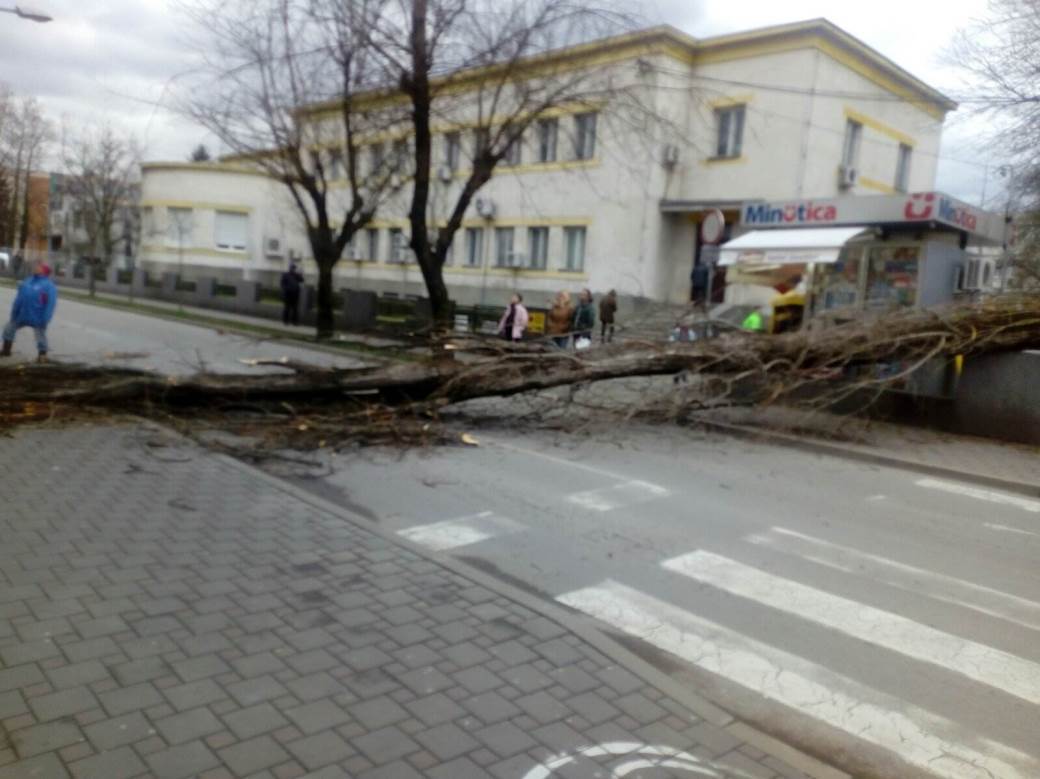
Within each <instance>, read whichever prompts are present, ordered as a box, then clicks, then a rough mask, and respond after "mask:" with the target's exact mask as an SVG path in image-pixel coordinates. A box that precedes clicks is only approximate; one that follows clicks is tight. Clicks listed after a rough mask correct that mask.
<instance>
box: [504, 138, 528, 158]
mask: <svg viewBox="0 0 1040 779" xmlns="http://www.w3.org/2000/svg"><path fill="white" fill-rule="evenodd" d="M523 148H524V138H523V136H522V135H521V136H520V137H518V138H516V139H514V140H513V141H512V142H511V143H510V144H509V145H508V146H507V147H506V153H505V156H503V157H502V164H503V165H519V164H520V162H521V159H522V155H523Z"/></svg>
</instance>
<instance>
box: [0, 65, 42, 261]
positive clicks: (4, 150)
mask: <svg viewBox="0 0 1040 779" xmlns="http://www.w3.org/2000/svg"><path fill="white" fill-rule="evenodd" d="M53 138H54V129H53V126H52V124H51V122H50V121H49V120H48V119H47V118H46V117H45V116H44V115H43V111H42V109H41V108H40V105H39V103H37V102H36V100H35V99H34V98H31V97H23V98H18V97H17V96H16V95H15V94H14V93H13V91H12V90H11V89H10V88H9V87H8V86H7V85H6V84H3V83H2V82H0V246H17V247H18V248H20V249H24V248H25V246H26V243H27V242H28V240H29V237H30V236H29V233H30V212H31V211H32V208H31V203H30V196H31V193H30V178H31V176H32V173H33V170H34V168H38V167H40V166H41V165H42V164H43V161H44V158H45V156H46V153H47V147H48V144H49V143H51V141H53Z"/></svg>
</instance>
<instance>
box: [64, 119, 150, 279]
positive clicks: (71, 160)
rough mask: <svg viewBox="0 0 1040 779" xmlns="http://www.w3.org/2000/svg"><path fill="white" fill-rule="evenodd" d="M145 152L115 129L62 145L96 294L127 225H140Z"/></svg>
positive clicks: (92, 132)
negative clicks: (97, 280) (140, 173)
mask: <svg viewBox="0 0 1040 779" xmlns="http://www.w3.org/2000/svg"><path fill="white" fill-rule="evenodd" d="M139 160H140V153H139V151H138V148H137V144H136V142H135V141H134V140H133V139H132V138H129V137H124V136H122V135H120V134H119V133H118V132H117V131H116V130H114V129H112V128H111V127H109V126H101V127H100V128H99V129H97V130H87V131H84V132H83V133H81V134H79V135H77V136H75V137H70V136H68V135H66V137H65V139H64V140H63V142H62V162H63V164H64V167H65V172H66V174H67V178H66V180H65V188H66V189H65V191H66V194H67V196H68V197H69V198H70V200H71V202H72V204H73V208H74V209H75V210H76V211H78V212H79V214H80V218H81V219H82V223H83V227H84V230H85V231H86V233H87V242H88V245H89V247H90V256H89V258H88V260H87V261H88V263H89V270H90V294H91V295H93V294H94V282H95V277H96V275H97V272H98V271H99V270H104V269H105V268H107V267H108V264H109V263H110V262H111V261H112V259H113V257H114V256H115V254H116V250H117V247H118V245H119V243H120V242H121V241H122V240H125V232H126V230H127V229H132V227H130V228H128V227H127V225H132V224H133V223H134V222H136V217H133V216H132V214H131V213H130V212H132V211H135V210H136V203H135V202H134V201H135V200H136V192H137V188H136V181H135V179H136V176H137V166H138V162H139Z"/></svg>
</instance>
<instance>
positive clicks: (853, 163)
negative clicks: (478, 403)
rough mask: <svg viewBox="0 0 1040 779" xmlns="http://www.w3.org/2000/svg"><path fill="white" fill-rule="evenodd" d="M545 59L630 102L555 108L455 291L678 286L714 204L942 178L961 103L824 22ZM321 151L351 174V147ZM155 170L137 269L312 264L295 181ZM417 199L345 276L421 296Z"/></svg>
mask: <svg viewBox="0 0 1040 779" xmlns="http://www.w3.org/2000/svg"><path fill="white" fill-rule="evenodd" d="M554 58H555V59H554ZM542 59H544V60H546V61H549V60H552V61H553V62H555V63H561V62H563V63H565V65H563V67H567V68H574V69H587V70H589V71H595V72H596V73H597V77H599V78H602V79H604V80H605V83H609V84H611V85H612V86H613V87H614V88H615V90H614V93H613V94H617V95H618V96H619V97H617V98H613V97H611V94H612V92H611V91H610V90H602V91H603V93H604V94H605V95H606V97H605V98H603V99H597V100H581V101H575V102H574V103H573V104H565V105H558V106H554V107H553V109H552V110H551V111H547V112H545V113H544V115H540V116H539V118H538V121H536V122H535V123H533V125H532V126H531V127H530V129H529V131H528V132H527V133H526V135H525V136H524V138H523V139H522V140H521V142H520V143H518V144H516V145H515V147H513V148H511V149H510V154H509V155H508V158H507V159H506V160H505V161H504V163H503V164H502V165H501V166H500V167H499V168H498V169H497V170H496V173H495V176H494V178H493V179H492V180H491V181H490V182H489V183H488V184H487V185H486V186H485V187H484V188H483V189H482V190H481V192H480V197H479V199H478V200H477V201H475V202H474V204H473V206H472V208H471V210H470V213H468V214H467V216H466V219H465V221H464V223H463V228H462V230H460V232H459V233H458V234H457V235H456V237H455V240H454V242H453V245H452V250H451V256H450V261H449V264H448V266H447V267H446V269H445V275H446V279H447V283H448V285H449V289H450V291H451V293H452V296H453V297H454V298H455V299H457V300H459V301H461V302H466V303H473V302H486V303H499V302H502V301H503V300H504V299H505V298H506V297H507V296H508V295H509V294H510V293H511V292H512V291H514V290H519V291H521V292H523V293H524V294H525V296H526V297H527V299H528V300H529V301H533V302H534V303H535V304H536V305H537V304H539V303H541V302H543V301H544V300H545V299H547V298H548V297H549V296H550V295H552V294H553V293H554V292H555V291H556V290H558V289H561V288H566V289H572V290H574V289H580V288H582V287H589V288H590V289H592V290H593V291H594V292H605V291H606V290H608V289H616V290H617V291H618V293H619V294H620V295H622V296H623V297H630V298H645V299H654V300H669V301H675V302H678V301H683V300H685V299H686V297H687V295H688V292H689V283H688V279H689V275H690V271H691V269H692V266H693V263H694V262H695V259H696V258H697V257H698V255H699V253H700V252H701V247H700V245H699V237H698V225H699V223H700V221H701V220H702V219H703V217H704V215H705V214H707V213H709V212H713V211H715V210H721V211H722V212H723V213H724V215H725V216H726V221H727V223H728V225H729V226H730V227H732V226H733V225H734V224H738V223H739V221H740V218H741V215H742V211H743V209H742V205H743V204H746V203H748V202H753V201H781V200H785V199H791V200H799V201H803V200H806V199H809V198H834V197H838V196H856V195H869V194H878V193H886V194H894V193H900V192H914V191H924V190H931V189H933V188H934V179H935V172H936V168H937V162H938V150H939V142H940V136H941V132H942V125H943V119H944V117H945V115H946V113H947V112H948V111H950V110H952V109H953V108H954V107H955V104H954V103H953V102H952V101H950V100H949V99H948V98H946V97H944V96H943V95H942V94H940V93H939V92H937V91H936V90H935V89H933V88H931V87H929V86H928V85H927V84H925V83H923V82H922V81H920V80H919V79H917V78H915V77H914V76H913V75H911V74H909V73H907V72H906V71H905V70H903V69H902V68H900V67H899V66H898V65H897V64H895V63H893V62H891V61H890V60H888V59H886V58H885V57H883V56H882V55H880V54H879V53H878V52H876V51H875V50H873V49H872V48H870V47H869V46H868V45H866V44H865V43H863V42H861V41H859V40H857V39H856V38H855V37H853V36H852V35H850V34H849V33H847V32H845V31H844V30H842V29H840V28H838V27H836V26H835V25H833V24H831V23H830V22H828V21H826V20H822V19H820V20H812V21H808V22H801V23H796V24H790V25H783V26H778V27H769V28H763V29H759V30H753V31H750V32H745V33H740V34H735V35H726V36H719V37H713V38H700V39H698V38H693V37H690V36H688V35H685V34H683V33H681V32H679V31H677V30H675V29H673V28H670V27H658V28H652V29H648V30H643V31H639V32H636V33H632V34H629V35H625V36H620V37H616V38H610V39H605V40H600V41H595V42H592V43H588V44H583V45H581V46H578V47H573V48H571V49H567V50H564V51H563V52H550V53H548V54H546V55H543V57H542ZM538 64H539V58H535V59H534V60H532V61H531V63H530V67H531V72H532V76H531V77H532V78H537V77H538V75H537V73H538ZM557 66H559V65H557ZM620 95H624V96H625V97H624V99H623V100H622V99H621V97H620ZM633 101H634V102H635V104H638V108H634V107H633ZM460 106H461V107H460V109H459V113H458V116H456V117H452V120H451V121H445V122H444V124H443V126H440V127H437V128H436V130H437V135H436V137H435V147H434V148H435V151H436V156H437V163H436V177H435V184H434V186H435V191H434V195H433V199H432V202H433V209H432V211H433V218H434V219H435V220H436V221H438V223H439V222H442V221H443V220H445V219H446V218H447V209H448V208H449V207H450V206H451V204H452V203H453V202H454V194H455V193H456V192H457V191H458V190H457V188H458V187H460V186H462V183H463V181H464V179H465V174H466V172H467V168H468V167H469V159H471V155H472V149H473V148H474V145H475V144H476V143H477V142H478V141H479V138H478V137H477V135H478V133H480V132H484V131H486V125H484V126H482V125H481V123H480V122H479V121H477V120H475V118H474V116H473V110H474V109H473V106H472V105H469V106H467V105H466V104H465V101H462V102H461V103H460ZM313 115H314V121H315V122H316V126H318V127H319V129H320V123H321V122H334V121H337V120H336V118H335V116H334V114H332V113H330V112H323V111H322V110H321V107H315V110H314V114H313ZM317 135H318V136H320V135H321V133H320V131H319V132H318V133H317ZM407 144H408V137H407V133H406V132H405V131H403V130H402V131H400V132H386V133H382V134H378V135H374V136H373V137H372V139H371V142H370V143H369V144H368V146H367V149H366V152H365V154H364V155H363V157H365V158H366V160H367V161H366V162H365V163H364V164H369V165H378V164H381V163H382V161H383V160H384V159H385V158H386V157H387V156H388V155H390V156H393V155H398V154H401V155H407ZM316 152H317V153H319V154H325V155H327V156H325V157H323V158H322V159H323V162H324V164H325V168H326V170H328V171H330V173H331V175H332V177H333V178H337V177H338V178H339V179H341V180H342V178H343V173H342V154H341V152H337V150H336V149H335V148H318V149H316ZM142 172H143V181H142V206H143V230H142V243H143V246H142V250H141V254H140V261H141V263H142V265H143V266H144V267H147V268H152V269H170V268H180V269H182V271H183V272H184V273H185V274H189V275H211V276H225V277H239V276H241V275H244V276H245V277H246V278H247V279H254V280H265V279H271V280H273V278H274V277H275V276H276V275H277V274H278V273H280V272H281V271H282V270H283V269H284V267H285V266H286V264H287V263H288V261H289V260H290V259H294V258H295V259H300V260H303V261H304V267H305V270H306V269H307V268H308V267H312V265H311V264H310V263H309V261H308V256H309V253H310V252H309V249H308V246H307V242H306V240H305V237H304V232H303V230H302V227H301V224H300V220H299V217H298V215H297V213H296V211H295V209H294V208H293V205H292V203H291V202H290V200H289V198H288V194H287V192H286V191H285V188H284V187H283V186H282V185H280V184H278V183H277V182H275V181H272V180H271V179H268V178H267V177H265V176H264V175H262V174H261V173H260V172H258V171H257V170H255V169H253V168H251V167H249V166H248V165H245V164H243V163H240V162H237V163H228V162H223V163H197V164H193V163H163V162H153V163H147V164H145V165H143V166H142ZM340 187H341V189H342V192H343V195H345V194H346V182H345V181H342V183H341V184H340ZM407 194H408V192H407V186H403V187H402V191H401V193H400V194H399V196H398V197H396V198H393V199H392V200H391V202H390V203H388V205H387V206H386V207H385V208H383V209H382V210H381V211H380V212H379V213H378V214H377V216H376V219H375V220H374V221H373V222H372V223H371V224H370V225H368V227H367V229H365V230H364V231H363V232H362V233H361V234H359V235H358V236H357V237H356V239H355V241H354V243H353V244H352V246H350V247H348V250H347V252H346V254H345V257H344V259H343V261H341V263H340V265H339V267H338V269H337V275H338V278H337V286H339V287H349V288H363V289H372V290H377V291H380V292H393V293H397V294H414V295H422V294H423V285H422V277H421V274H420V272H419V269H418V267H417V266H416V265H415V263H414V261H413V258H412V257H411V252H410V250H409V249H408V248H407V244H408V238H407V236H408V225H407V220H406V218H405V217H406V213H407Z"/></svg>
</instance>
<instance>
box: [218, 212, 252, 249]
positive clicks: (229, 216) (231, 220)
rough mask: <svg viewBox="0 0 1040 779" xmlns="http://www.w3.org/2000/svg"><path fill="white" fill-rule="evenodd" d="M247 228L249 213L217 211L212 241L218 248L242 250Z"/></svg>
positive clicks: (244, 245)
mask: <svg viewBox="0 0 1040 779" xmlns="http://www.w3.org/2000/svg"><path fill="white" fill-rule="evenodd" d="M248 230H249V215H248V214H240V213H236V212H234V211H217V218H216V222H215V229H214V241H215V243H216V245H217V248H218V249H227V250H230V251H236V252H244V251H245V250H246V233H247V232H248Z"/></svg>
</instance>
